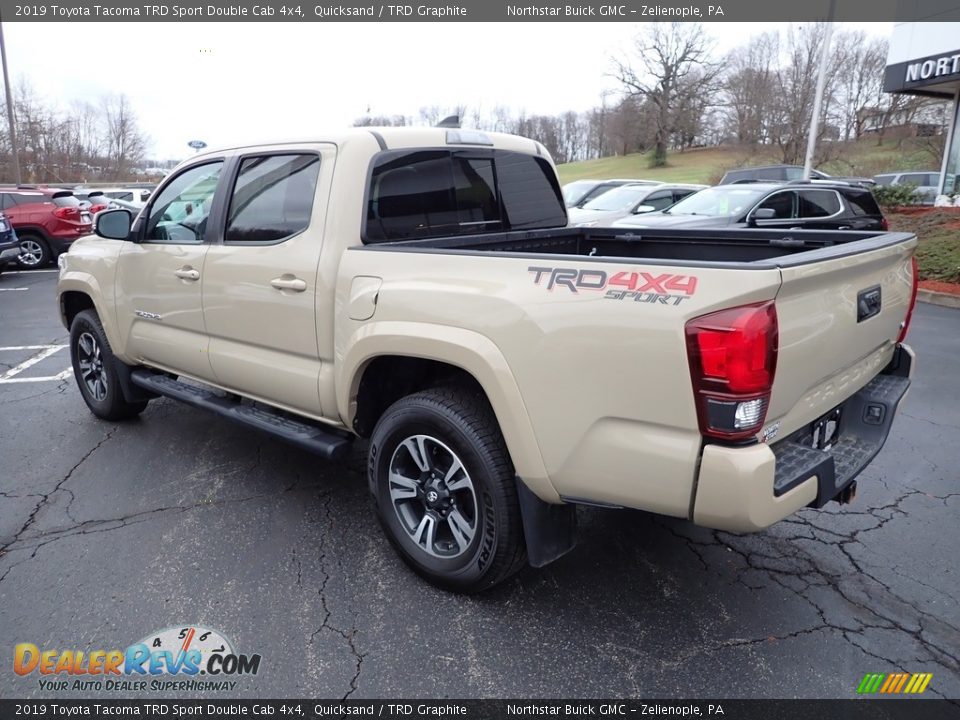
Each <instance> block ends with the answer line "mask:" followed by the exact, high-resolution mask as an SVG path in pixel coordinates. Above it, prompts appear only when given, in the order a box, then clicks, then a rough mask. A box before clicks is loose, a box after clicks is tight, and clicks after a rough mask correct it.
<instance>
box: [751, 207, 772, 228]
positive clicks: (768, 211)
mask: <svg viewBox="0 0 960 720" xmlns="http://www.w3.org/2000/svg"><path fill="white" fill-rule="evenodd" d="M776 216H777V211H776V210H774V209H773V208H757V209H756V210H754V211H753V212H752V213H750V223H749V224H750V225H756V223H757V220H773V219H774V218H775V217H776Z"/></svg>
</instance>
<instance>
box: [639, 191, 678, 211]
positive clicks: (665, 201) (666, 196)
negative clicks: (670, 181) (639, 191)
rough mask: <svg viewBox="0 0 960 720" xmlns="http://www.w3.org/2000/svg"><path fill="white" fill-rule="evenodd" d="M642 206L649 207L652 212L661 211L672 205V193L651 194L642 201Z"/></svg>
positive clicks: (658, 192) (659, 192)
mask: <svg viewBox="0 0 960 720" xmlns="http://www.w3.org/2000/svg"><path fill="white" fill-rule="evenodd" d="M642 204H643V205H649V206H650V207H652V208H653V209H654V210H663V209H665V208H668V207H670V206H671V205H673V193H672V192H671V191H670V190H658V191H657V192H652V193H650V194H649V195H647V197H646V198H645V199H644V201H643V203H642Z"/></svg>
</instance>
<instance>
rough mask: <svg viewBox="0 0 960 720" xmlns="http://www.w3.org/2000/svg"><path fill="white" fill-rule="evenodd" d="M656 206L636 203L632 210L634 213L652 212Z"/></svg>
mask: <svg viewBox="0 0 960 720" xmlns="http://www.w3.org/2000/svg"><path fill="white" fill-rule="evenodd" d="M654 210H656V208H655V207H654V206H653V205H637V207H636V208H634V210H633V214H634V215H642V214H643V213H648V212H653V211H654Z"/></svg>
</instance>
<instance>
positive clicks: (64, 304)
mask: <svg viewBox="0 0 960 720" xmlns="http://www.w3.org/2000/svg"><path fill="white" fill-rule="evenodd" d="M93 307H94V306H93V300H91V299H90V296H89V295H87V294H85V293H82V292H77V291H76V290H70V291H68V292H65V293H63V295H61V296H60V312H61V314H62V315H63V320H64V322H65V323H66V326H67V329H68V330H69V329H70V326H71V325H72V324H73V319H74V318H75V317H76V316H77V315H78V314H80V313H81V312H82V311H84V310H93Z"/></svg>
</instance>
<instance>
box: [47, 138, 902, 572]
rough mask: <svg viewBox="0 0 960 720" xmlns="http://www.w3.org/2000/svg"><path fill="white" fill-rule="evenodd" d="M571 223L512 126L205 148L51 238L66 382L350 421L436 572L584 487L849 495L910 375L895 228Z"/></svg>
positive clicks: (507, 538) (565, 543)
mask: <svg viewBox="0 0 960 720" xmlns="http://www.w3.org/2000/svg"><path fill="white" fill-rule="evenodd" d="M566 225H567V215H566V210H565V208H564V204H563V198H562V195H561V192H560V187H559V184H558V182H557V176H556V172H555V169H554V167H553V163H552V161H551V159H550V157H549V156H548V154H547V153H546V151H545V150H544V148H543V147H542V146H541V145H540V144H538V143H536V142H534V141H531V140H528V139H524V138H519V137H512V136H507V135H497V134H483V133H478V132H473V131H466V130H458V129H439V128H434V129H410V128H384V129H379V130H377V129H373V130H370V129H354V130H349V131H344V132H342V133H340V134H335V135H330V136H326V137H323V138H320V139H317V140H316V141H310V142H293V143H286V144H272V145H260V146H255V147H238V148H231V149H226V150H221V151H218V152H205V153H203V154H200V155H197V156H196V157H193V158H191V159H190V160H189V161H187V162H185V163H184V164H182V165H181V166H180V167H179V168H178V169H176V170H175V171H174V172H172V173H171V174H170V175H169V177H168V178H167V179H166V180H165V181H164V182H163V184H162V185H161V186H160V187H159V188H158V189H157V191H156V192H155V193H154V194H153V195H152V196H151V197H150V201H149V203H148V204H147V205H146V207H145V208H144V209H143V210H142V211H141V212H140V213H139V214H138V216H137V218H136V220H135V221H132V217H131V214H130V213H129V212H127V211H125V210H115V211H107V212H104V213H101V214H100V215H99V216H98V218H97V222H96V231H97V233H98V235H99V237H93V236H91V237H86V238H82V239H80V240H78V241H77V242H76V243H74V245H73V247H72V248H71V249H70V252H69V253H67V254H66V255H64V256H62V257H61V258H60V278H59V290H58V292H59V301H60V309H61V312H62V315H63V322H64V323H65V325H66V326H67V327H68V328H69V329H70V352H71V355H72V359H73V365H74V372H75V374H76V379H77V383H78V385H79V388H80V392H81V393H82V395H83V398H84V400H85V401H86V403H87V405H88V406H89V407H90V409H91V410H92V411H93V413H94V414H95V415H97V416H98V417H101V418H105V419H109V420H119V419H122V418H126V417H131V416H133V415H136V414H137V413H139V412H141V411H142V410H143V409H144V407H145V406H146V404H147V402H148V401H149V400H150V399H151V398H154V397H157V396H167V397H170V398H175V399H177V400H180V401H183V402H186V403H189V404H192V405H194V406H197V407H199V408H204V409H207V410H210V411H213V412H215V413H218V414H220V415H222V416H224V417H226V418H229V419H232V420H234V421H236V422H240V423H244V424H246V425H248V426H253V427H257V428H260V429H262V430H266V431H268V432H271V433H273V434H274V435H275V436H277V437H280V438H283V439H286V440H287V441H289V442H291V443H294V444H296V445H299V446H300V447H302V448H306V449H309V450H312V451H314V452H316V453H317V454H319V455H321V456H326V457H337V456H339V455H341V454H342V453H343V452H344V450H345V449H346V447H347V445H348V443H350V441H351V440H352V439H353V438H354V437H357V436H359V437H361V438H368V439H369V462H368V477H369V486H370V490H371V492H372V494H373V498H374V505H375V507H376V511H377V513H378V514H379V517H380V520H381V522H382V525H383V527H384V529H385V532H386V535H387V537H388V538H389V539H390V541H391V542H392V543H393V545H394V546H395V547H396V549H397V551H398V552H399V554H400V556H401V557H402V558H403V559H404V560H405V561H406V562H407V563H408V564H409V565H411V566H412V567H413V568H414V569H415V570H416V571H417V572H419V573H420V574H421V575H423V576H425V577H426V578H428V579H430V580H431V581H433V582H435V583H438V584H440V585H443V586H446V587H451V588H455V589H458V590H461V591H476V590H481V589H484V588H487V587H490V586H492V585H494V584H495V583H497V582H499V581H501V580H503V579H505V578H507V577H509V576H510V575H511V574H512V573H514V572H515V571H517V570H518V569H519V568H520V567H522V566H523V565H524V563H525V562H527V561H529V562H530V563H531V564H532V565H535V566H541V565H544V564H546V563H547V562H550V561H551V560H553V559H555V558H557V557H559V556H561V555H562V554H564V553H565V552H566V551H568V550H569V549H570V548H571V547H572V546H573V544H574V542H575V537H576V513H575V507H576V505H577V504H581V503H583V504H594V505H602V506H616V507H627V508H640V509H643V510H647V511H651V512H655V513H662V514H665V515H672V516H676V517H682V518H688V519H689V520H691V521H693V522H694V523H697V524H700V525H705V526H708V527H712V528H720V529H724V530H728V531H733V532H749V531H756V530H761V529H763V528H765V527H767V526H769V525H771V524H772V523H775V522H777V521H778V520H780V519H782V518H784V517H786V516H788V515H790V514H791V513H793V512H795V511H796V510H799V509H800V508H804V507H808V506H811V507H821V506H823V505H824V504H825V503H827V502H829V501H831V500H840V501H846V500H849V499H850V498H851V496H852V495H853V489H854V487H855V485H854V478H855V477H856V476H857V474H858V473H859V472H860V471H861V470H862V469H863V468H864V467H865V466H866V464H867V463H868V462H869V461H870V460H871V459H872V458H873V457H874V455H875V454H876V453H877V452H878V451H879V449H880V447H881V446H882V445H883V442H884V440H885V439H886V436H887V433H888V431H889V429H890V425H891V422H892V420H893V417H894V415H895V413H896V411H897V407H898V405H899V403H900V402H901V400H902V399H903V397H904V394H905V393H906V391H907V387H908V385H909V383H910V375H911V371H912V368H913V353H912V351H911V350H910V349H909V348H908V347H907V346H906V345H903V344H902V341H903V339H904V335H905V334H906V332H907V325H908V323H909V320H910V313H911V309H912V307H913V302H914V299H915V290H916V270H915V267H914V265H913V262H912V260H913V258H912V256H913V252H914V248H915V247H916V242H917V241H916V238H915V237H914V236H913V235H908V234H902V233H885V232H857V231H840V232H833V231H814V230H796V231H794V230H786V231H785V230H783V229H776V230H762V229H752V228H740V229H699V230H676V229H667V230H654V229H651V230H649V231H647V230H643V231H640V232H637V231H631V233H630V234H629V235H619V234H617V233H618V231H616V230H611V229H604V228H569V227H566ZM171 432H175V430H174V429H171Z"/></svg>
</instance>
